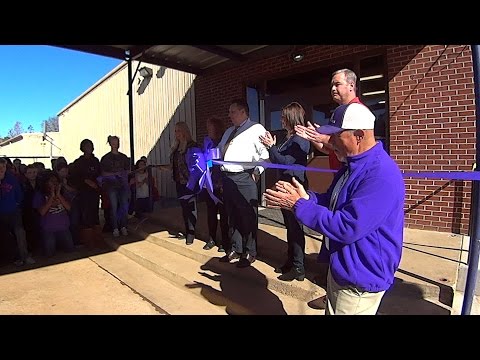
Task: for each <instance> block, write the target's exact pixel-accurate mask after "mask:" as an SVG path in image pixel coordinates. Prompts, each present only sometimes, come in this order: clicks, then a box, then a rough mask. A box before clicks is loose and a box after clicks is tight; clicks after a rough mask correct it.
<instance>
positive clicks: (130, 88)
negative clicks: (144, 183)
mask: <svg viewBox="0 0 480 360" xmlns="http://www.w3.org/2000/svg"><path fill="white" fill-rule="evenodd" d="M125 59H126V60H127V64H128V120H129V121H128V124H129V130H130V169H133V168H134V166H135V145H134V137H133V79H132V57H131V55H130V50H126V51H125Z"/></svg>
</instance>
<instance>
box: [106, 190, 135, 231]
mask: <svg viewBox="0 0 480 360" xmlns="http://www.w3.org/2000/svg"><path fill="white" fill-rule="evenodd" d="M129 193H130V189H124V188H110V189H108V191H107V194H108V199H109V200H110V221H111V225H112V229H114V230H115V229H120V228H122V227H126V226H127V214H128V198H129V195H130V194H129Z"/></svg>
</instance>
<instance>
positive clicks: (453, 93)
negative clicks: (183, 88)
mask: <svg viewBox="0 0 480 360" xmlns="http://www.w3.org/2000/svg"><path fill="white" fill-rule="evenodd" d="M381 47H382V46H370V45H368V46H367V45H355V46H348V45H321V46H318V45H312V46H304V47H303V48H299V49H298V50H302V51H303V52H304V54H305V58H304V60H303V61H302V62H300V63H295V62H293V61H292V60H291V59H290V56H289V52H286V53H283V54H280V55H276V56H271V57H268V58H265V59H259V60H252V61H249V62H245V63H241V64H235V65H234V66H232V67H230V68H227V69H225V70H224V71H222V72H219V73H215V74H211V75H205V76H199V77H198V78H197V79H196V80H195V97H196V100H195V101H196V119H197V139H203V137H204V136H205V135H206V128H205V122H206V120H207V119H208V117H210V116H213V115H216V116H219V117H221V118H223V119H224V120H225V123H226V124H230V123H229V120H228V116H227V113H228V106H229V104H230V101H231V100H232V99H234V98H238V97H244V96H245V86H246V84H249V83H251V82H252V81H254V80H255V79H262V78H269V77H272V78H278V77H282V76H287V75H291V74H292V73H297V72H299V73H300V72H303V71H308V70H312V69H313V68H315V67H323V66H326V65H328V64H329V63H335V62H338V59H339V58H342V57H345V56H349V55H352V54H357V53H361V52H364V51H369V50H374V49H379V48H381ZM387 62H388V76H389V93H390V136H391V142H390V149H391V155H392V157H393V158H394V159H395V160H396V161H397V162H398V164H399V165H400V167H401V169H402V170H426V171H433V170H470V169H471V166H472V163H473V161H474V157H475V106H474V93H473V73H472V62H471V50H470V47H469V46H460V45H455V46H447V47H445V46H423V45H421V46H420V45H415V46H407V45H398V46H388V47H387ZM406 186H407V199H406V209H405V211H406V218H405V220H406V226H407V227H412V228H419V229H428V230H435V231H446V232H454V233H462V234H465V233H467V226H468V217H469V207H470V204H469V202H470V188H471V182H468V181H466V182H459V181H455V182H448V181H442V180H412V179H406Z"/></svg>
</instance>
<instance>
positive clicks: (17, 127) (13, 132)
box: [7, 121, 23, 138]
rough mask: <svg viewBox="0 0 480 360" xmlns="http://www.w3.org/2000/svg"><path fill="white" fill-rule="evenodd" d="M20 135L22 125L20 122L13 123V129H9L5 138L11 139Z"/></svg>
mask: <svg viewBox="0 0 480 360" xmlns="http://www.w3.org/2000/svg"><path fill="white" fill-rule="evenodd" d="M21 133H23V125H22V123H21V122H20V121H17V122H16V123H15V125H13V128H11V129H10V130H8V134H7V136H8V137H9V138H13V137H15V136H17V135H20V134H21Z"/></svg>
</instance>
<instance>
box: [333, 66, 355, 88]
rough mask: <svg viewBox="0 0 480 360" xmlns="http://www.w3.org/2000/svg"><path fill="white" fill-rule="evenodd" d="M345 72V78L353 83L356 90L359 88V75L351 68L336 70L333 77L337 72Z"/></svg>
mask: <svg viewBox="0 0 480 360" xmlns="http://www.w3.org/2000/svg"><path fill="white" fill-rule="evenodd" d="M341 73H343V74H345V80H347V82H348V83H353V88H354V89H355V91H356V90H357V75H356V74H355V73H354V72H353V71H352V70H350V69H346V68H345V69H340V70H337V71H335V72H334V73H333V74H332V78H333V77H334V76H335V75H337V74H341Z"/></svg>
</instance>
